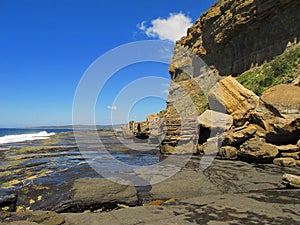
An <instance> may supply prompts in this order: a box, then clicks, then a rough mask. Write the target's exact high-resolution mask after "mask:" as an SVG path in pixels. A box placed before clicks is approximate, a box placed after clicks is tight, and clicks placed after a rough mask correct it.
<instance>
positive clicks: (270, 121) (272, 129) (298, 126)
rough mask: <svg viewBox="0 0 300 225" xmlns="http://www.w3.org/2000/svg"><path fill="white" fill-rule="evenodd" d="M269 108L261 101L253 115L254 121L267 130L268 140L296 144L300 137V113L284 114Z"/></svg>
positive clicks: (278, 143) (279, 143) (280, 143)
mask: <svg viewBox="0 0 300 225" xmlns="http://www.w3.org/2000/svg"><path fill="white" fill-rule="evenodd" d="M269 108H270V106H267V105H266V104H265V103H264V102H263V101H260V103H259V105H258V106H257V108H256V109H255V112H254V113H253V115H252V122H253V123H255V124H257V125H258V126H260V127H262V128H263V129H264V130H265V134H266V140H267V142H269V143H272V144H276V145H285V144H296V143H297V141H298V140H299V137H300V114H285V115H284V116H282V115H280V114H278V113H279V112H278V113H276V111H275V110H274V109H273V110H272V111H271V110H270V109H269Z"/></svg>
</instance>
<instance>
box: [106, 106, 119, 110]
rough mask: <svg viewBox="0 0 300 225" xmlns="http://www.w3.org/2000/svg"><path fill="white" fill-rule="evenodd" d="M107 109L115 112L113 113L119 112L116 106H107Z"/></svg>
mask: <svg viewBox="0 0 300 225" xmlns="http://www.w3.org/2000/svg"><path fill="white" fill-rule="evenodd" d="M106 108H107V109H109V110H113V111H115V110H117V106H115V105H108V106H106Z"/></svg>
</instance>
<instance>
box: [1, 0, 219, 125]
mask: <svg viewBox="0 0 300 225" xmlns="http://www.w3.org/2000/svg"><path fill="white" fill-rule="evenodd" d="M213 2H214V1H212V0H208V1H196V0H185V1H183V0H151V1H146V0H142V1H141V0H130V1H120V0H118V1H117V0H109V1H108V0H107V1H102V0H87V1H83V0H81V1H79V0H26V1H23V0H0V27H1V33H0V104H1V107H0V127H23V126H38V125H64V124H71V123H72V104H73V97H74V94H75V91H76V87H77V85H78V83H79V81H80V79H81V77H82V76H83V74H84V72H85V71H86V70H87V68H88V67H89V66H90V65H91V64H92V63H93V61H95V60H96V59H97V58H98V57H99V56H101V55H103V54H105V53H106V52H107V51H109V50H111V49H114V48H116V47H118V46H120V45H123V44H126V43H129V42H133V41H141V40H156V39H168V41H174V40H175V39H176V34H177V33H178V32H180V31H178V30H176V29H177V28H178V27H182V26H185V25H186V24H187V23H189V22H192V23H193V22H195V20H196V19H197V18H198V17H199V16H200V15H201V13H203V12H204V11H205V10H207V9H208V8H209V7H210V6H211V5H212V4H213ZM169 28H170V29H173V30H168V29H169ZM178 29H179V28H178ZM174 35H175V36H174ZM177 36H178V35H177ZM167 68H168V65H162V64H159V63H142V64H140V65H139V64H138V65H133V66H131V67H128V68H125V69H124V70H122V71H119V72H118V74H116V75H115V76H114V77H113V78H112V79H111V80H110V81H109V82H108V83H107V85H106V86H105V88H104V89H103V91H102V92H101V96H99V101H98V103H97V106H96V115H97V116H96V121H97V123H98V124H109V123H110V114H111V111H118V110H120V111H121V110H122V109H120V108H118V106H117V105H116V106H114V105H113V103H114V98H115V96H116V95H117V94H118V93H119V91H120V90H121V89H122V88H123V87H124V86H126V85H127V84H128V83H129V82H131V81H134V79H138V78H141V77H143V76H154V75H157V76H161V77H164V78H166V79H169V74H168V71H167ZM161 86H162V87H161V88H162V91H164V89H166V86H165V84H161ZM166 96H167V93H165V97H166ZM164 107H165V103H164V100H163V99H156V98H152V99H151V98H149V99H144V100H142V101H141V102H140V103H137V104H136V106H135V108H133V109H132V110H131V111H130V113H129V118H128V119H137V120H142V119H144V118H145V116H146V114H147V112H149V113H154V112H158V111H160V110H162V109H163V108H164ZM119 122H123V121H122V120H120V121H119ZM124 122H126V121H124Z"/></svg>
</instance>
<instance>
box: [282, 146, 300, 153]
mask: <svg viewBox="0 0 300 225" xmlns="http://www.w3.org/2000/svg"><path fill="white" fill-rule="evenodd" d="M277 148H278V150H279V151H281V152H286V151H289V152H297V151H299V147H298V146H297V145H280V146H277Z"/></svg>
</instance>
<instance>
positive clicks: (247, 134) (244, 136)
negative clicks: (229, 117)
mask: <svg viewBox="0 0 300 225" xmlns="http://www.w3.org/2000/svg"><path fill="white" fill-rule="evenodd" d="M256 132H257V128H256V126H255V125H253V124H251V125H249V126H245V127H241V128H238V129H233V130H230V131H229V132H227V133H226V134H225V136H224V140H223V145H225V146H227V145H230V146H235V147H238V146H240V145H241V144H243V143H244V142H245V141H247V140H249V139H250V138H252V137H253V136H254V135H255V133H256Z"/></svg>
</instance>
